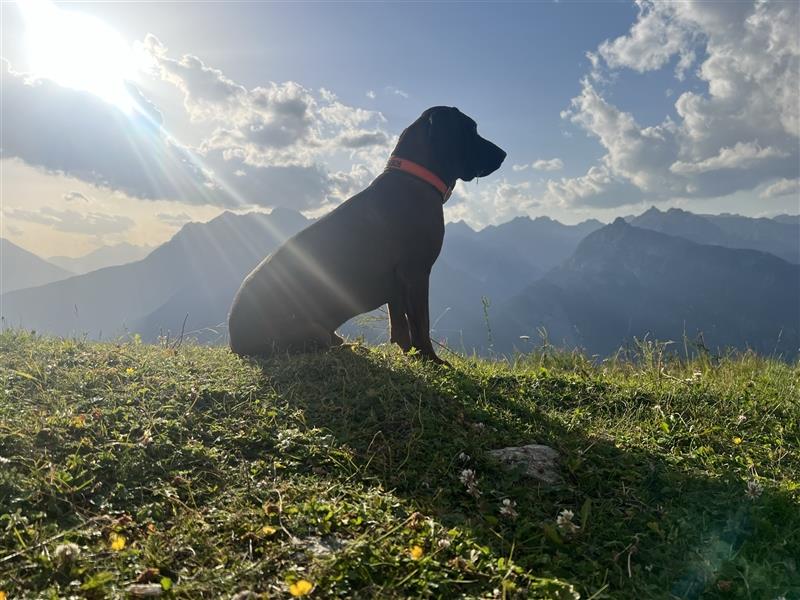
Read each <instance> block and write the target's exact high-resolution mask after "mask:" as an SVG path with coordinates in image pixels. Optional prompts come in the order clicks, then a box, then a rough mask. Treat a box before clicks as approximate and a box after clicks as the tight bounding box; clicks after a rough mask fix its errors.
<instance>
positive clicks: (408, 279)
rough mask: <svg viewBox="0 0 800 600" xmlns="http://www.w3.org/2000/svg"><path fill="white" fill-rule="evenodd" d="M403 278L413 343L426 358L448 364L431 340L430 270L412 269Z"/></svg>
mask: <svg viewBox="0 0 800 600" xmlns="http://www.w3.org/2000/svg"><path fill="white" fill-rule="evenodd" d="M403 279H404V282H405V284H406V304H407V306H406V314H407V315H408V328H409V330H410V332H411V345H412V346H413V347H414V348H416V349H417V350H419V352H420V354H422V356H423V357H424V358H427V359H428V360H432V361H433V362H435V363H438V364H447V363H446V362H445V361H443V360H442V359H441V358H439V357H438V356H436V352H434V350H433V343H432V342H431V330H430V313H429V307H428V289H429V285H430V270H422V269H420V270H412V271H410V272H407V273H405V277H403Z"/></svg>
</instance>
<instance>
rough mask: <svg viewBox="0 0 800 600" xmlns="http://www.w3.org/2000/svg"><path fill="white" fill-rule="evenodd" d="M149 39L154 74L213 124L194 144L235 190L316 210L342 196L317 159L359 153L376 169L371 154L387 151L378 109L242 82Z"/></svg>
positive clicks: (326, 94) (293, 87)
mask: <svg viewBox="0 0 800 600" xmlns="http://www.w3.org/2000/svg"><path fill="white" fill-rule="evenodd" d="M148 40H149V41H148V42H147V46H148V47H149V48H150V49H151V52H152V54H153V58H154V60H155V62H156V64H157V65H158V66H159V67H160V75H161V77H162V78H163V79H164V80H165V81H168V82H170V83H172V84H174V85H175V86H176V87H177V88H178V89H179V90H181V91H182V92H183V94H184V104H185V106H186V109H187V111H190V114H191V115H192V117H193V118H194V119H195V120H197V121H203V122H206V123H209V124H212V125H214V126H215V127H216V128H215V130H214V131H213V133H212V134H211V135H210V136H209V137H207V138H206V139H205V140H204V141H203V142H202V144H201V146H200V152H201V153H202V154H203V156H204V157H205V160H206V162H207V163H208V164H209V165H211V166H212V167H213V169H214V170H215V171H217V172H219V173H233V174H234V178H232V179H234V180H235V187H236V189H237V191H238V193H239V195H240V196H242V197H244V198H249V199H251V201H252V202H256V203H259V204H262V205H265V206H274V205H290V206H294V207H295V208H298V209H301V210H316V209H318V208H319V206H323V205H328V204H330V203H332V202H333V203H336V202H338V201H341V200H342V199H344V198H346V196H340V195H339V194H340V193H341V191H342V189H343V186H342V178H343V175H342V174H341V173H330V172H328V170H327V169H326V168H325V167H324V166H323V165H325V164H326V163H328V162H329V161H330V160H331V159H332V158H334V157H337V156H338V157H340V158H341V160H342V161H347V162H351V163H352V162H353V161H360V162H361V163H362V166H365V167H367V168H368V169H369V170H371V171H372V172H373V173H375V174H376V173H377V169H379V168H380V163H382V160H380V161H376V160H375V157H376V156H378V155H381V154H385V155H386V156H388V153H389V150H390V145H391V143H392V141H393V139H394V138H393V137H392V136H390V135H389V134H388V133H387V132H386V131H385V130H384V129H383V125H384V123H385V119H384V118H383V115H381V114H380V113H379V112H377V111H372V110H367V109H364V108H360V107H355V106H349V105H346V104H344V103H342V102H341V101H339V99H338V98H337V97H336V94H334V93H333V92H331V91H330V90H326V89H320V90H319V91H317V92H315V91H313V90H310V89H308V88H306V87H304V86H302V85H301V84H299V83H297V82H293V81H287V82H283V83H276V82H267V83H264V84H262V85H260V86H258V87H255V88H252V89H247V88H246V87H244V86H242V85H239V84H238V83H236V82H234V81H233V80H231V79H229V78H228V77H226V76H225V75H224V73H222V72H221V71H219V70H216V69H213V68H212V67H209V66H208V65H206V64H205V63H204V62H203V61H202V60H201V59H199V58H197V57H193V56H183V57H181V58H179V59H175V58H171V57H170V56H169V55H168V53H167V50H166V48H165V47H164V45H163V44H161V43H160V42H159V41H158V40H157V39H155V38H154V37H153V36H148ZM384 158H385V157H384ZM276 168H282V169H284V172H283V173H276V172H274V169H276ZM270 169H271V170H273V172H272V173H268V170H270ZM290 176H291V177H294V178H295V181H294V182H292V181H290V179H289V177H290ZM360 179H361V178H360ZM229 184H230V183H229ZM348 189H349V187H348ZM253 194H256V195H257V197H255V198H254V197H253ZM267 198H269V199H268V200H267Z"/></svg>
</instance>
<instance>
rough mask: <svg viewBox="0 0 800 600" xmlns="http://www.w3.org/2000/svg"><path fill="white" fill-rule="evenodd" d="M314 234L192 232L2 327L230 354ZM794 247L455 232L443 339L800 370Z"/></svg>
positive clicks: (645, 222) (249, 219)
mask: <svg viewBox="0 0 800 600" xmlns="http://www.w3.org/2000/svg"><path fill="white" fill-rule="evenodd" d="M310 222H311V221H310V220H308V219H306V218H305V217H304V216H302V215H301V214H299V213H297V212H294V211H292V210H289V209H276V210H274V211H273V212H272V213H270V214H265V213H249V214H245V215H238V214H234V213H230V212H226V213H223V214H222V215H220V216H219V217H217V218H215V219H213V220H212V221H209V222H208V223H189V224H187V225H185V226H184V227H183V228H182V229H181V230H180V231H179V232H178V233H177V234H176V235H175V236H174V237H173V238H172V239H171V240H169V241H168V242H166V243H165V244H163V245H162V246H160V247H158V248H156V249H155V250H153V251H152V252H151V253H150V254H149V255H147V256H146V257H145V258H143V259H142V260H138V261H136V262H132V263H130V264H125V265H121V266H113V267H107V268H102V269H99V270H96V271H92V272H89V273H86V274H83V275H78V276H75V277H70V278H69V279H65V280H62V281H55V282H52V283H47V284H46V285H41V286H39V287H32V288H28V289H18V290H17V291H12V292H8V293H6V294H4V295H3V296H2V305H3V308H2V312H3V315H2V316H3V317H4V318H5V322H6V323H7V324H9V325H12V326H22V327H26V328H29V329H35V330H38V331H43V332H49V333H54V334H58V335H88V336H89V337H91V338H98V337H105V338H109V337H115V336H117V335H119V334H121V333H125V332H131V333H133V332H135V333H138V334H140V335H141V336H142V338H143V339H145V340H147V341H153V340H155V339H156V338H157V337H158V336H160V335H166V334H169V335H170V336H172V337H175V336H177V335H179V334H180V333H181V332H182V331H185V332H186V333H189V334H190V335H191V336H192V337H195V338H197V339H199V340H200V341H202V342H221V341H224V339H225V321H226V315H227V310H228V308H229V306H230V302H231V299H232V297H233V295H234V293H235V291H236V289H238V286H239V284H240V283H241V281H242V279H243V277H244V276H245V275H246V274H247V273H248V272H249V271H250V270H251V269H252V268H253V267H254V266H255V265H256V264H258V262H259V261H260V260H261V259H262V258H263V257H264V256H266V255H267V254H269V252H271V251H272V250H273V249H275V248H276V247H277V246H278V245H279V244H281V243H282V242H283V241H285V240H286V239H287V238H288V237H290V236H291V235H293V234H294V233H296V232H297V231H299V230H301V229H302V228H304V227H305V226H307V225H308V224H309V223H310ZM792 236H794V237H793V239H792ZM792 241H794V244H795V245H796V246H797V245H800V222H798V223H796V224H792V222H791V220H790V219H785V220H779V219H775V220H770V219H748V218H746V217H738V216H733V215H694V214H692V213H687V212H685V211H675V210H670V211H666V212H662V211H658V210H656V209H651V210H649V211H647V212H645V213H644V214H642V215H640V216H638V217H633V218H629V222H628V223H626V222H625V221H624V220H622V219H618V220H617V221H615V222H614V223H613V224H611V225H606V226H604V225H603V224H602V223H600V222H599V221H594V220H590V221H585V222H583V223H580V224H578V225H563V224H561V223H559V222H557V221H554V220H552V219H548V218H543V217H540V218H537V219H530V218H527V217H522V218H517V219H514V220H512V221H510V222H508V223H504V224H502V225H498V226H491V227H487V228H485V229H482V230H480V231H474V230H473V229H471V228H470V227H469V226H467V225H466V224H465V223H462V222H459V223H450V224H448V225H447V228H446V235H445V243H444V247H443V250H442V254H441V256H440V258H439V260H438V261H437V263H436V265H435V266H434V270H433V273H432V276H431V294H430V296H431V323H432V329H433V332H434V336H435V337H437V338H438V339H440V340H444V341H445V342H446V343H447V344H448V345H449V346H453V347H455V348H457V349H459V350H466V351H470V350H472V349H476V350H478V351H479V352H482V353H489V352H501V353H508V352H513V351H515V350H524V349H525V348H527V347H529V345H530V344H531V343H535V342H536V338H537V335H538V334H537V332H538V331H539V330H540V329H542V328H544V329H546V330H547V335H548V337H549V340H550V341H551V342H553V343H557V344H563V345H566V346H581V347H583V348H585V349H586V350H587V351H588V352H590V353H593V354H600V355H606V354H608V353H611V352H613V351H615V350H616V349H617V348H619V347H620V345H622V344H624V343H626V342H627V341H630V340H631V339H632V338H633V337H634V336H635V337H640V338H641V337H644V336H646V335H649V336H650V337H651V338H658V339H662V340H663V339H669V340H681V339H682V337H683V335H684V334H686V335H687V336H688V337H690V338H692V339H696V338H697V337H698V335H701V334H702V340H703V343H704V344H705V345H706V346H708V347H710V348H718V347H726V346H734V347H738V348H748V347H749V348H754V349H757V350H759V351H761V352H770V353H772V352H778V353H781V354H783V355H785V356H794V355H796V353H797V349H798V346H800V342H798V329H800V325H799V324H798V322H799V321H800V292H799V291H798V289H799V288H800V271H799V270H800V267H798V265H797V263H798V262H800V253H798V252H793V246H792ZM765 249H768V250H767V251H765ZM787 258H788V259H789V260H785V259H787ZM372 317H373V318H372V319H369V318H357V319H356V320H354V321H352V322H350V323H348V324H346V325H345V326H344V327H343V328H342V330H343V332H344V333H345V334H346V335H350V336H357V335H361V336H364V337H365V338H367V339H369V340H371V341H385V340H386V337H387V333H386V323H385V315H384V314H383V313H381V312H378V313H376V314H375V315H372ZM376 317H377V318H376ZM521 336H522V337H521ZM526 336H527V337H526ZM531 338H532V339H531Z"/></svg>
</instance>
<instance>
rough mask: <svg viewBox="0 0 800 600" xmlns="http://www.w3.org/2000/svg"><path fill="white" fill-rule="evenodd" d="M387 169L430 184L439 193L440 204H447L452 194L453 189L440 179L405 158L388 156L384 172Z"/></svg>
mask: <svg viewBox="0 0 800 600" xmlns="http://www.w3.org/2000/svg"><path fill="white" fill-rule="evenodd" d="M389 169H397V170H398V171H405V172H406V173H410V174H411V175H413V176H414V177H418V178H419V179H422V181H424V182H426V183H430V184H431V185H432V186H433V187H435V188H436V189H437V190H438V191H439V193H440V194H441V195H442V204H444V203H445V202H447V200H448V199H449V198H450V194H452V193H453V188H452V187H448V185H447V184H446V183H445V182H444V181H442V180H441V178H440V177H439V176H438V175H436V174H435V173H432V172H431V171H429V170H428V169H426V168H425V167H423V166H422V165H418V164H417V163H415V162H411V161H410V160H407V159H405V158H400V157H398V156H390V157H389V162H387V163H386V171H388V170H389Z"/></svg>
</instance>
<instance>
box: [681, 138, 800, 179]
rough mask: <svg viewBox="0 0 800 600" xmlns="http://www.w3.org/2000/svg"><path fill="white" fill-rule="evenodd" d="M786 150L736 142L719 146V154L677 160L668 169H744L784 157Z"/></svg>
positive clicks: (702, 170)
mask: <svg viewBox="0 0 800 600" xmlns="http://www.w3.org/2000/svg"><path fill="white" fill-rule="evenodd" d="M787 156H789V153H788V152H781V151H780V150H778V149H776V148H772V147H771V146H770V147H767V148H761V147H760V146H759V145H758V143H757V142H736V145H734V146H732V147H730V148H720V151H719V154H717V155H716V156H711V157H709V158H706V159H705V160H701V161H699V162H695V163H689V162H683V161H677V162H675V163H673V164H672V165H671V166H670V168H669V170H670V171H672V172H674V173H681V174H684V175H686V174H691V173H708V172H709V171H719V170H722V169H746V168H748V167H752V166H753V165H755V164H756V163H758V162H761V161H763V160H767V159H769V158H774V157H779V158H785V157H787Z"/></svg>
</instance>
